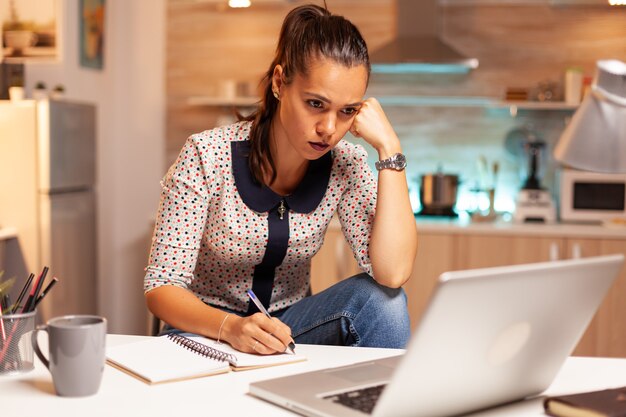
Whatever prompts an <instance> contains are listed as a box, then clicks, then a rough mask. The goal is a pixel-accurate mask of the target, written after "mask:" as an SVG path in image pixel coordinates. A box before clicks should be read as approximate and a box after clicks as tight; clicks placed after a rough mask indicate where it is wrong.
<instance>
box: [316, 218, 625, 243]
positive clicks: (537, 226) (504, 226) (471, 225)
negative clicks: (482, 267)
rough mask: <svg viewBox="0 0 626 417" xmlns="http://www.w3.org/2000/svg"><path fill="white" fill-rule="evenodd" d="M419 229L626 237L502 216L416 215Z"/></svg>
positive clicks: (603, 229) (605, 229)
mask: <svg viewBox="0 0 626 417" xmlns="http://www.w3.org/2000/svg"><path fill="white" fill-rule="evenodd" d="M509 217H510V216H509ZM415 221H416V222H417V228H418V232H419V233H429V234H476V235H502V236H506V235H516V236H536V237H559V238H562V237H579V238H595V239H626V227H624V226H604V225H602V224H582V223H553V224H543V223H513V222H512V221H511V220H509V219H508V218H506V217H505V216H502V217H499V218H498V220H497V221H491V222H472V220H471V219H470V217H469V216H468V215H465V214H462V215H460V216H459V217H457V218H449V217H443V216H432V217H431V216H416V217H415ZM328 227H329V229H330V230H340V229H341V225H340V224H339V219H338V218H337V216H334V217H333V219H332V220H331V222H330V224H329V226H328Z"/></svg>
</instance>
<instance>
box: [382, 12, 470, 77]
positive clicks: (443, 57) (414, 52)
mask: <svg viewBox="0 0 626 417" xmlns="http://www.w3.org/2000/svg"><path fill="white" fill-rule="evenodd" d="M396 3H397V22H398V23H397V24H398V34H397V37H396V38H395V39H394V40H393V41H391V42H390V43H388V44H386V45H383V46H382V47H381V48H380V49H377V50H375V51H373V52H372V53H371V55H370V61H371V63H372V72H374V73H386V74H411V73H446V74H450V73H467V72H469V71H470V70H472V69H475V68H478V59H476V58H468V57H466V56H464V55H462V54H461V53H459V52H458V51H456V50H455V49H454V48H452V47H451V46H449V45H448V44H446V43H445V42H444V41H443V40H441V39H440V37H439V33H440V23H441V22H440V16H439V12H440V10H439V5H438V0H417V1H416V0H396Z"/></svg>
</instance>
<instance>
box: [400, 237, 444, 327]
mask: <svg viewBox="0 0 626 417" xmlns="http://www.w3.org/2000/svg"><path fill="white" fill-rule="evenodd" d="M454 239H455V237H454V235H452V234H428V233H419V243H418V248H417V256H416V258H415V264H414V265H413V273H412V274H411V278H410V279H409V281H408V282H407V283H406V284H404V290H405V291H406V294H407V298H408V303H409V304H408V305H409V316H410V317H411V327H412V328H415V326H416V325H417V323H418V321H419V318H420V317H421V315H422V312H423V310H424V308H425V307H426V305H427V304H428V300H429V299H430V296H431V294H432V292H433V290H434V288H435V285H436V283H437V279H438V278H439V275H440V274H441V273H442V272H446V271H451V270H453V269H454V264H455V253H454Z"/></svg>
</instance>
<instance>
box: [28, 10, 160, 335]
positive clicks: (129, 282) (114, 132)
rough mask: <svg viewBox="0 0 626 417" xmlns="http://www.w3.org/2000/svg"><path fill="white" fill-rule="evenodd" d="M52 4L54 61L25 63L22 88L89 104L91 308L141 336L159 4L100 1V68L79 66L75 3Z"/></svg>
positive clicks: (155, 179) (156, 145)
mask: <svg viewBox="0 0 626 417" xmlns="http://www.w3.org/2000/svg"><path fill="white" fill-rule="evenodd" d="M57 7H58V15H59V16H60V19H62V23H61V25H60V26H61V32H62V33H61V34H60V35H59V38H58V39H60V40H61V45H60V47H61V52H62V56H61V59H60V60H59V61H57V62H44V63H42V62H39V63H36V62H29V63H27V65H26V81H27V85H26V88H27V90H28V92H29V93H30V91H31V90H32V88H33V85H34V84H35V83H36V82H37V81H44V82H45V83H46V85H48V86H54V85H56V84H63V85H64V86H65V87H66V96H67V98H68V99H75V100H84V101H88V102H92V103H95V104H96V105H97V108H98V114H97V117H98V130H97V135H98V138H97V165H98V166H97V190H98V198H99V200H98V207H97V210H98V234H99V237H98V284H99V285H98V286H99V300H98V301H99V310H100V312H101V314H103V315H105V316H106V317H107V318H108V320H109V332H110V333H130V334H134V333H136V334H140V333H145V332H146V329H147V310H146V307H145V301H144V297H143V275H144V271H143V268H144V267H145V265H146V264H147V256H148V250H149V246H150V237H151V233H152V228H153V219H154V216H155V214H156V209H157V204H158V198H159V192H160V186H159V180H160V178H161V177H162V175H163V173H164V172H165V169H164V163H163V162H164V159H165V156H164V151H163V150H164V147H165V142H164V137H165V135H164V128H165V126H164V122H163V120H164V109H165V90H164V78H165V74H164V62H165V55H164V54H165V48H164V45H165V33H166V30H165V1H164V0H133V1H130V2H129V1H125V0H108V1H107V2H106V7H107V8H106V17H105V20H106V23H105V25H106V28H105V46H104V50H105V56H104V68H103V69H102V70H93V69H88V68H83V67H80V66H79V63H78V45H79V37H78V32H79V30H78V16H79V8H78V0H57ZM68 256H71V254H70V255H68ZM86 279H90V277H87V278H86ZM69 284H70V283H67V285H69Z"/></svg>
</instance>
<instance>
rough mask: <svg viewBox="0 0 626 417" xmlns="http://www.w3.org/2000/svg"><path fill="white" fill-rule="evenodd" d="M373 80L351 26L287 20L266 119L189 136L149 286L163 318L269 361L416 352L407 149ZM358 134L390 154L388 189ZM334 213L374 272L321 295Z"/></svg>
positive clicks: (163, 210)
mask: <svg viewBox="0 0 626 417" xmlns="http://www.w3.org/2000/svg"><path fill="white" fill-rule="evenodd" d="M369 72H370V64H369V58H368V53H367V47H366V45H365V41H364V40H363V38H362V37H361V34H360V33H359V31H358V30H357V29H356V27H355V26H354V25H352V23H350V22H349V21H348V20H346V19H344V18H343V17H341V16H334V15H331V14H330V12H328V11H327V10H326V9H324V8H321V7H318V6H314V5H305V6H300V7H297V8H295V9H294V10H292V11H291V12H290V13H289V14H288V15H287V16H286V18H285V21H284V22H283V26H282V29H281V33H280V38H279V42H278V46H277V49H276V55H275V57H274V61H273V62H272V64H271V66H270V68H269V70H268V72H267V73H266V74H265V77H264V79H263V81H262V87H263V92H264V95H263V97H262V100H261V103H260V108H259V110H258V111H257V112H256V113H255V114H253V115H252V116H251V117H250V118H248V120H245V121H241V122H239V123H236V124H233V125H230V126H225V127H221V128H216V129H213V130H209V131H205V132H202V133H200V134H196V135H193V136H191V137H190V138H189V139H188V140H187V142H186V144H185V146H184V147H183V150H182V151H181V154H180V156H179V157H178V160H177V161H176V163H175V164H174V165H173V166H172V167H171V168H170V170H169V171H168V173H167V175H166V176H165V178H164V180H163V183H162V186H163V193H162V197H161V204H160V208H159V213H158V219H157V226H156V228H155V236H154V242H153V247H152V250H151V254H150V262H149V266H148V267H147V268H146V270H147V273H146V278H145V285H144V287H145V292H146V299H147V304H148V307H149V309H150V310H151V311H152V313H153V314H154V315H155V316H157V317H159V318H161V319H162V320H163V321H165V322H166V323H167V324H168V325H169V326H171V327H174V328H178V329H180V330H183V331H187V332H192V333H197V334H202V335H205V336H208V337H211V338H214V339H217V340H223V341H226V342H228V343H229V344H231V345H232V346H233V347H234V348H236V349H238V350H240V351H243V352H256V353H258V354H272V353H275V352H283V351H285V350H286V347H287V346H288V345H289V344H290V343H292V341H295V342H296V343H314V344H335V345H336V344H340V345H350V346H378V347H396V348H400V347H404V346H405V344H406V342H407V340H408V337H409V334H410V328H409V319H408V314H407V308H406V296H405V294H404V292H403V290H402V289H401V288H400V286H401V285H402V284H404V283H405V282H406V280H407V279H408V278H409V276H410V274H411V270H412V267H413V260H414V258H415V254H416V250H417V232H416V226H415V221H414V218H413V213H412V210H411V206H410V203H409V198H408V189H407V183H406V176H405V173H404V170H403V169H404V165H405V163H404V164H403V163H402V162H403V159H402V155H401V148H400V141H399V140H398V137H397V136H396V134H395V132H394V130H393V128H392V127H391V125H390V124H389V121H388V120H387V118H386V117H385V115H384V113H383V110H382V108H381V106H380V104H379V103H378V102H377V101H376V100H375V99H373V98H370V99H367V100H364V101H363V96H364V94H365V90H366V88H367V84H368V80H369ZM348 131H351V133H352V134H353V135H355V136H360V137H362V138H363V139H364V140H365V141H367V142H368V143H369V144H370V145H372V147H373V148H374V149H375V150H376V151H377V152H378V155H379V159H380V161H381V162H379V163H378V164H377V167H378V165H380V171H379V173H378V184H377V183H376V180H375V179H374V177H373V174H372V172H371V170H370V169H369V167H368V166H367V164H366V157H367V155H366V153H365V150H364V149H363V148H362V147H361V146H357V145H354V144H351V143H348V142H346V141H343V140H342V138H343V137H344V135H345V134H346V133H347V132H348ZM335 212H337V213H338V215H339V220H340V222H341V227H342V229H343V232H344V234H345V236H346V238H347V240H348V242H349V244H350V246H351V247H352V250H353V252H354V255H355V257H356V258H357V260H358V263H359V266H360V268H361V269H362V270H363V271H364V273H362V274H360V275H357V276H355V277H352V278H349V279H347V280H344V281H342V282H340V283H338V284H336V285H335V286H333V287H331V288H329V289H327V290H326V291H324V292H322V293H320V294H316V295H314V296H311V295H310V283H309V278H310V259H311V257H312V256H313V255H314V254H315V253H316V252H317V250H318V249H319V248H320V246H321V244H322V242H323V237H324V234H325V232H326V228H327V226H328V223H329V222H330V220H331V218H332V216H333V214H334V213H335ZM248 289H252V290H253V291H254V293H256V295H257V297H258V299H259V301H260V302H261V303H262V304H263V305H264V306H265V307H267V309H268V310H269V312H270V313H271V314H272V316H273V318H268V317H266V316H265V315H263V314H261V313H259V312H258V310H257V309H256V307H255V306H254V303H252V302H250V299H249V297H248V295H247V293H246V291H247V290H248Z"/></svg>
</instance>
